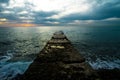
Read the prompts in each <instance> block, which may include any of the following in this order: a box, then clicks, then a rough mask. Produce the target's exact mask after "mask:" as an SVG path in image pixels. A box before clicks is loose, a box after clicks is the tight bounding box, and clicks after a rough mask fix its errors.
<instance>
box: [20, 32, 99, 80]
mask: <svg viewBox="0 0 120 80" xmlns="http://www.w3.org/2000/svg"><path fill="white" fill-rule="evenodd" d="M19 80H100V79H99V77H98V76H97V74H96V72H95V71H94V70H93V69H92V67H91V66H90V65H89V64H88V63H87V62H86V61H85V58H84V57H83V56H82V55H81V54H80V53H79V52H78V51H77V50H76V49H75V48H74V47H73V46H72V44H71V42H70V41H69V40H68V39H67V37H66V36H65V34H64V33H63V32H62V31H58V32H55V33H54V34H53V36H52V38H51V39H50V40H49V41H48V42H47V44H46V45H45V47H44V48H43V49H42V51H41V52H40V53H39V54H38V56H37V57H36V59H35V60H34V61H33V63H31V65H30V66H29V68H28V69H27V70H26V72H25V73H24V74H23V75H22V77H21V78H20V79H19Z"/></svg>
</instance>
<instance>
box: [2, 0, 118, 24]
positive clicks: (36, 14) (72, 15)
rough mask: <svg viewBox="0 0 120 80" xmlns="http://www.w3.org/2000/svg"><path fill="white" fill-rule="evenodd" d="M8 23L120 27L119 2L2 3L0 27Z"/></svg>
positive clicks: (50, 0)
mask: <svg viewBox="0 0 120 80" xmlns="http://www.w3.org/2000/svg"><path fill="white" fill-rule="evenodd" d="M8 24H12V26H14V24H31V25H34V26H35V25H39V26H120V0H1V1H0V26H8ZM15 26H16V25H15ZM22 26H23V25H22Z"/></svg>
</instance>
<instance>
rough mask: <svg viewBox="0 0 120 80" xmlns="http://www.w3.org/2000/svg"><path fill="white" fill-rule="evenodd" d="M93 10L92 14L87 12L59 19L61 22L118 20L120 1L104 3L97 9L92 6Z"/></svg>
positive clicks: (119, 16)
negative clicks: (113, 18)
mask: <svg viewBox="0 0 120 80" xmlns="http://www.w3.org/2000/svg"><path fill="white" fill-rule="evenodd" d="M99 3H101V2H99ZM93 9H94V10H93V11H92V12H88V13H87V14H86V13H85V14H81V13H74V14H70V15H67V16H65V17H63V18H61V20H67V21H69V20H102V19H106V18H112V17H117V18H120V1H118V2H114V3H106V4H104V5H101V6H99V7H97V6H94V7H93Z"/></svg>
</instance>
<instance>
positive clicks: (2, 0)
mask: <svg viewBox="0 0 120 80" xmlns="http://www.w3.org/2000/svg"><path fill="white" fill-rule="evenodd" d="M8 2H9V0H0V3H8Z"/></svg>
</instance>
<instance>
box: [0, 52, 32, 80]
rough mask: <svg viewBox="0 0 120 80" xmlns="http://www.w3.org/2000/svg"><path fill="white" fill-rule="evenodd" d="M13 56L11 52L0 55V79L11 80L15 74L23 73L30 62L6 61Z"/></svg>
mask: <svg viewBox="0 0 120 80" xmlns="http://www.w3.org/2000/svg"><path fill="white" fill-rule="evenodd" d="M12 57H13V53H11V52H10V51H7V54H6V55H4V56H1V57H0V80H11V79H12V78H14V77H15V76H16V75H17V74H23V73H24V71H25V70H26V69H27V67H28V66H29V64H30V63H31V62H20V61H19V62H8V60H10V59H11V58H12Z"/></svg>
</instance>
